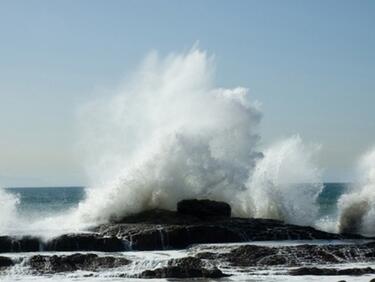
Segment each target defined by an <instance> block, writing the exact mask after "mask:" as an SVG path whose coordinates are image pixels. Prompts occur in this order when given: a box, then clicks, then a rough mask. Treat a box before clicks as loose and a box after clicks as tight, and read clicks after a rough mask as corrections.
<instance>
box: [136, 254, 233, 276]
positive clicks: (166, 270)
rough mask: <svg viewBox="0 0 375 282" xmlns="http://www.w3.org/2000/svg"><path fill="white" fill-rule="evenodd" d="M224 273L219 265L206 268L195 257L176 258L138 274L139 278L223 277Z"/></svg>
mask: <svg viewBox="0 0 375 282" xmlns="http://www.w3.org/2000/svg"><path fill="white" fill-rule="evenodd" d="M227 276H229V275H227V274H224V273H223V272H222V271H221V270H220V269H218V268H217V267H210V268H206V267H205V266H204V264H203V262H202V261H201V260H200V259H198V258H194V257H186V258H181V259H174V260H170V261H169V262H168V266H166V267H161V268H156V269H153V270H145V271H143V272H142V273H140V274H139V275H138V277H139V278H221V277H227Z"/></svg>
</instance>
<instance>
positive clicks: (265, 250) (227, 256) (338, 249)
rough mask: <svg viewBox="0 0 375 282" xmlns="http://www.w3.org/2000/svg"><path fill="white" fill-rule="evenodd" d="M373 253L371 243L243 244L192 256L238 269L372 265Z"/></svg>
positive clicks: (372, 244) (374, 259)
mask: <svg viewBox="0 0 375 282" xmlns="http://www.w3.org/2000/svg"><path fill="white" fill-rule="evenodd" d="M373 252H374V243H364V244H356V245H355V244H349V245H297V246H279V247H267V246H257V245H244V246H239V247H236V248H234V249H232V250H231V251H230V252H227V253H221V254H213V253H210V252H202V253H200V254H197V255H196V257H198V258H202V259H206V260H212V261H215V260H221V261H222V262H226V263H227V262H229V263H230V264H231V265H233V266H240V267H254V266H272V265H282V266H286V267H292V266H300V265H304V264H334V263H351V262H374V261H375V257H374V256H368V254H369V253H370V254H372V253H373ZM311 271H313V269H312V270H311ZM328 271H330V270H328Z"/></svg>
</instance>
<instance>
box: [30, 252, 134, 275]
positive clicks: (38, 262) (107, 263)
mask: <svg viewBox="0 0 375 282" xmlns="http://www.w3.org/2000/svg"><path fill="white" fill-rule="evenodd" d="M129 263H130V261H129V260H127V259H125V258H119V257H112V256H105V257H99V256H98V255H96V254H79V253H77V254H73V255H69V256H57V255H54V256H42V255H36V256H33V257H31V258H30V259H29V261H28V265H29V266H30V267H31V269H33V270H34V271H36V272H37V273H58V272H72V271H76V270H86V271H97V270H100V269H106V268H115V267H120V266H123V265H127V264H129Z"/></svg>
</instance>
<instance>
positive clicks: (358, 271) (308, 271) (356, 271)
mask: <svg viewBox="0 0 375 282" xmlns="http://www.w3.org/2000/svg"><path fill="white" fill-rule="evenodd" d="M374 273H375V269H373V268H371V267H366V268H345V269H336V268H319V267H300V268H296V269H292V270H290V271H289V274H290V275H324V276H330V275H356V276H358V275H364V274H374Z"/></svg>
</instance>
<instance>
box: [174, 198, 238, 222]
mask: <svg viewBox="0 0 375 282" xmlns="http://www.w3.org/2000/svg"><path fill="white" fill-rule="evenodd" d="M177 212H178V213H180V214H185V215H192V216H196V217H199V218H207V217H221V216H222V217H230V215H231V207H230V205H228V204H227V203H224V202H217V201H211V200H196V199H192V200H183V201H180V202H178V203H177Z"/></svg>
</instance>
